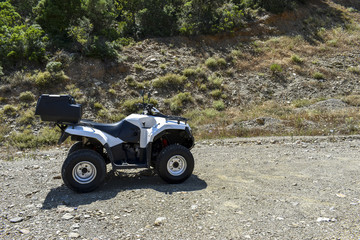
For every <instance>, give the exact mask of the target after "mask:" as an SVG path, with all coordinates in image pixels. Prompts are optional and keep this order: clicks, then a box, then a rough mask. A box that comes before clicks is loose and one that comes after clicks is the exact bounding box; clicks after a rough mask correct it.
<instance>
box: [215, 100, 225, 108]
mask: <svg viewBox="0 0 360 240" xmlns="http://www.w3.org/2000/svg"><path fill="white" fill-rule="evenodd" d="M213 108H215V109H216V110H218V111H222V110H224V109H225V104H224V102H223V101H222V100H219V101H214V102H213Z"/></svg>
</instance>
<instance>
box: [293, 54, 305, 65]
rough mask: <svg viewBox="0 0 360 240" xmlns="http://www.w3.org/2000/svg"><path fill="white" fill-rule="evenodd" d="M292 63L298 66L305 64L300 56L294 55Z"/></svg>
mask: <svg viewBox="0 0 360 240" xmlns="http://www.w3.org/2000/svg"><path fill="white" fill-rule="evenodd" d="M291 61H292V62H293V63H297V64H301V63H303V62H304V60H303V59H302V58H300V57H299V56H298V55H292V56H291Z"/></svg>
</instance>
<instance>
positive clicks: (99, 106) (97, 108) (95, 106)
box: [94, 102, 104, 110]
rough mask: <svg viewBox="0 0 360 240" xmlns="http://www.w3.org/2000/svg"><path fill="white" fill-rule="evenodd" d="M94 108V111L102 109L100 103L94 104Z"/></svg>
mask: <svg viewBox="0 0 360 240" xmlns="http://www.w3.org/2000/svg"><path fill="white" fill-rule="evenodd" d="M94 108H95V109H96V110H100V109H104V106H103V105H102V104H101V103H99V102H96V103H94Z"/></svg>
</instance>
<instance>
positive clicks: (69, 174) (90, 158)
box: [61, 149, 106, 192]
mask: <svg viewBox="0 0 360 240" xmlns="http://www.w3.org/2000/svg"><path fill="white" fill-rule="evenodd" d="M61 175H62V179H63V181H64V183H65V185H66V186H67V187H68V188H70V189H72V190H74V191H76V192H91V191H93V190H95V189H96V188H97V187H99V186H100V185H101V184H102V183H103V182H104V179H105V175H106V165H105V161H104V158H103V157H102V156H101V155H100V154H99V153H97V152H95V151H93V150H90V149H82V150H78V151H75V152H73V153H71V154H70V155H68V157H67V158H66V159H65V161H64V164H63V166H62V170H61Z"/></svg>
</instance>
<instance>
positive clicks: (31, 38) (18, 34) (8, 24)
mask: <svg viewBox="0 0 360 240" xmlns="http://www.w3.org/2000/svg"><path fill="white" fill-rule="evenodd" d="M0 26H1V27H0V64H2V65H3V66H10V67H13V66H14V65H19V63H20V64H22V61H23V60H26V61H34V62H43V61H44V60H45V48H46V45H47V37H46V36H45V33H44V31H43V30H42V29H41V27H40V26H39V25H36V24H35V25H24V24H22V22H21V16H20V15H19V14H18V13H17V12H16V11H15V8H14V7H13V6H12V5H11V4H10V3H9V2H8V1H6V2H0Z"/></svg>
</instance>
